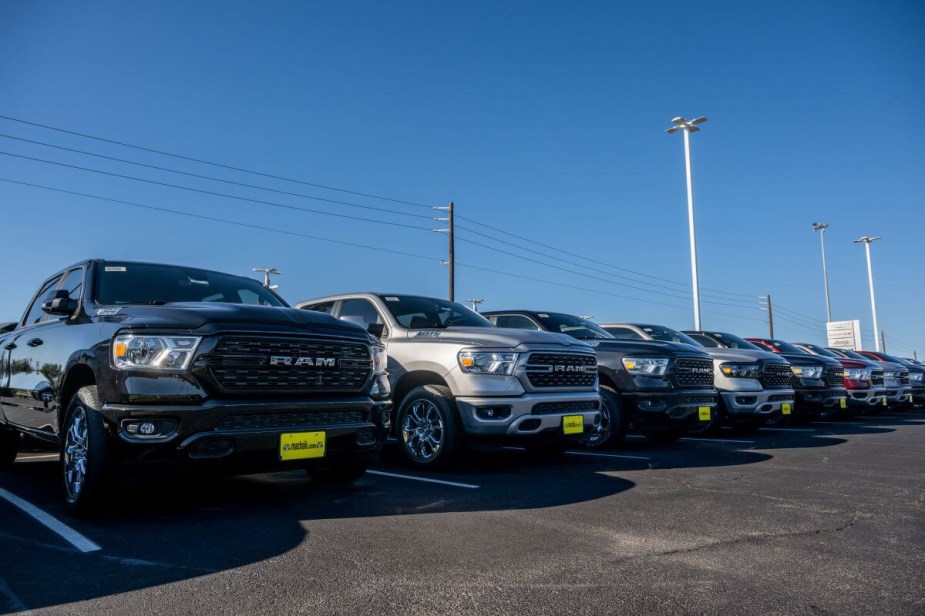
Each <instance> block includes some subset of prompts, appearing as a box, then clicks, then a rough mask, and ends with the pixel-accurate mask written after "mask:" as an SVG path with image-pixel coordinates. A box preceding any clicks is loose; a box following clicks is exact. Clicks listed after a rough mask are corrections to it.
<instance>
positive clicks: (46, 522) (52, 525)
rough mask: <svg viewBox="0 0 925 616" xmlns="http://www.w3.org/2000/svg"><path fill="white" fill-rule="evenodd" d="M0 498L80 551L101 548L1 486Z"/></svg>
mask: <svg viewBox="0 0 925 616" xmlns="http://www.w3.org/2000/svg"><path fill="white" fill-rule="evenodd" d="M0 498H2V499H4V500H5V501H7V502H8V503H10V504H11V505H13V506H14V507H18V508H19V509H21V510H22V511H23V512H25V513H26V514H28V515H30V516H32V518H33V519H34V520H35V521H37V522H38V523H39V524H42V525H43V526H45V527H46V528H47V529H48V530H50V531H52V532H54V533H57V534H58V535H60V536H61V538H62V539H64V540H65V541H67V542H68V543H70V544H71V545H72V546H74V547H75V548H77V549H78V550H80V551H81V552H96V551H97V550H100V549H102V548H100V546H98V545H97V544H95V543H93V542H92V541H90V540H89V539H87V538H86V537H84V536H83V535H81V534H80V533H78V532H77V531H76V530H74V529H73V528H71V527H70V526H68V525H67V524H65V523H64V522H62V521H61V520H59V519H57V518H55V517H53V516H51V515H49V514H47V513H45V512H44V511H42V510H41V509H39V508H38V507H36V506H35V505H33V504H32V503H30V502H28V501H25V500H23V499H21V498H19V497H18V496H16V495H15V494H13V493H11V492H7V491H6V490H4V489H3V488H0Z"/></svg>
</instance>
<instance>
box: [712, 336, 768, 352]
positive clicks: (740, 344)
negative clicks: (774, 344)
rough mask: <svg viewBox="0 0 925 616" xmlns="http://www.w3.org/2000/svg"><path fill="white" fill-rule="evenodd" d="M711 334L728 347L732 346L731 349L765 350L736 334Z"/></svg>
mask: <svg viewBox="0 0 925 616" xmlns="http://www.w3.org/2000/svg"><path fill="white" fill-rule="evenodd" d="M710 335H711V336H713V338H714V339H716V340H719V341H720V342H722V343H723V344H724V345H725V346H726V347H727V348H730V349H748V350H750V351H763V350H764V349H762V348H761V347H760V346H758V345H757V344H752V343H751V342H749V341H748V340H746V339H745V338H739V337H738V336H736V335H735V334H724V333H720V332H710Z"/></svg>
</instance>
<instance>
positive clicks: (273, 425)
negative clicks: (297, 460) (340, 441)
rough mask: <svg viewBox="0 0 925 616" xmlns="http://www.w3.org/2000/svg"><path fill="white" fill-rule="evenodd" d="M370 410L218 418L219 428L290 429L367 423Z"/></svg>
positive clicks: (243, 414)
mask: <svg viewBox="0 0 925 616" xmlns="http://www.w3.org/2000/svg"><path fill="white" fill-rule="evenodd" d="M368 421H369V411H364V410H360V409H356V410H341V411H281V412H276V413H228V414H227V415H222V416H221V417H219V419H218V424H217V426H216V428H217V429H219V430H283V429H285V430H288V429H298V428H317V427H320V426H343V425H347V424H358V423H366V422H368Z"/></svg>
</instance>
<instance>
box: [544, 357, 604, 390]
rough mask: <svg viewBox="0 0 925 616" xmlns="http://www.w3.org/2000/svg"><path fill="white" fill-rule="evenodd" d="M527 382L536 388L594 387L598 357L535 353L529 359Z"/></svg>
mask: <svg viewBox="0 0 925 616" xmlns="http://www.w3.org/2000/svg"><path fill="white" fill-rule="evenodd" d="M526 373H527V380H529V381H530V385H531V386H533V387H535V388H548V387H581V388H586V387H592V386H593V385H594V382H595V380H596V379H597V357H596V356H595V355H591V354H584V353H548V352H534V353H531V354H530V356H529V357H527V364H526Z"/></svg>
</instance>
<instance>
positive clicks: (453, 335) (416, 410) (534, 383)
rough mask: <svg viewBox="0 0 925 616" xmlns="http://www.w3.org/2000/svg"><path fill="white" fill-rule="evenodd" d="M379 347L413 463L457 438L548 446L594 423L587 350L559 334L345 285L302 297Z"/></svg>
mask: <svg viewBox="0 0 925 616" xmlns="http://www.w3.org/2000/svg"><path fill="white" fill-rule="evenodd" d="M298 307H299V308H304V309H307V310H316V311H319V312H326V313H329V314H332V315H333V316H335V317H338V318H340V319H344V320H347V321H352V322H354V323H357V324H360V325H362V326H364V327H366V328H367V330H368V331H370V333H373V334H375V335H378V336H379V337H380V338H381V340H382V342H383V344H385V346H386V352H387V356H388V360H387V362H388V363H387V369H388V373H389V383H390V385H391V389H392V400H393V402H394V403H395V404H394V408H395V420H394V421H393V425H394V426H395V433H396V434H395V436H396V437H397V439H398V442H399V445H400V448H401V451H402V452H403V454H404V455H405V457H406V458H407V459H408V461H409V462H410V463H411V464H412V465H415V466H418V467H424V468H437V467H443V466H447V465H449V464H451V463H452V462H453V461H454V460H455V459H457V458H458V457H459V455H460V454H461V453H462V451H463V449H464V446H465V444H466V441H467V440H480V441H496V442H501V443H507V444H510V443H513V444H518V445H521V446H523V447H526V448H527V449H528V450H530V451H532V452H536V453H541V454H554V453H558V452H560V451H562V450H563V449H565V448H567V447H568V446H569V445H570V444H573V443H577V442H580V441H582V440H583V439H587V438H591V437H592V436H593V435H594V433H595V432H596V431H597V430H599V429H600V421H601V413H600V396H599V394H598V379H597V359H596V356H595V353H594V349H593V348H592V347H590V346H589V345H588V344H587V343H585V342H582V341H580V340H576V339H575V338H572V337H571V336H566V335H564V334H555V333H550V332H540V331H524V330H517V329H505V328H499V327H495V326H494V325H493V324H492V323H490V322H489V321H488V320H487V319H485V318H484V317H482V316H480V315H479V314H478V313H476V312H474V311H472V310H470V309H468V308H466V307H465V306H463V305H461V304H457V303H454V302H449V301H446V300H441V299H435V298H430V297H419V296H413V295H400V294H386V293H348V294H343V295H332V296H329V297H321V298H317V299H312V300H308V301H304V302H301V303H299V304H298Z"/></svg>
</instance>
